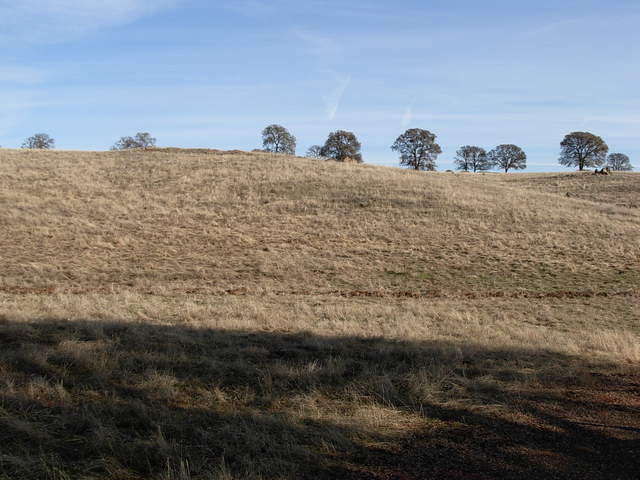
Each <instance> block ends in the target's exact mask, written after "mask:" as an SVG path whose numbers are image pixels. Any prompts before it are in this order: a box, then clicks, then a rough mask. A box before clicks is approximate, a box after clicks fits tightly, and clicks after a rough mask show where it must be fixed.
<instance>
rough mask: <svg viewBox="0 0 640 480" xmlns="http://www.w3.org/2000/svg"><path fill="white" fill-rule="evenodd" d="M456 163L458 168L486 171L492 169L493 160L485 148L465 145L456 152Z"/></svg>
mask: <svg viewBox="0 0 640 480" xmlns="http://www.w3.org/2000/svg"><path fill="white" fill-rule="evenodd" d="M455 163H456V166H457V168H458V170H463V171H465V172H473V173H476V172H484V171H486V170H491V162H490V161H489V157H488V156H487V151H486V150H485V149H484V148H480V147H474V146H471V145H465V146H464V147H460V149H459V150H458V151H457V152H456V158H455Z"/></svg>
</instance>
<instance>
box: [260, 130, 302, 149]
mask: <svg viewBox="0 0 640 480" xmlns="http://www.w3.org/2000/svg"><path fill="white" fill-rule="evenodd" d="M262 146H263V147H264V151H265V152H270V153H284V154H287V155H295V154H296V137H294V136H293V135H291V133H289V131H288V130H287V129H286V128H284V127H283V126H281V125H269V126H268V127H266V128H265V129H264V130H263V131H262Z"/></svg>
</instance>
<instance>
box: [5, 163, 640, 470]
mask: <svg viewBox="0 0 640 480" xmlns="http://www.w3.org/2000/svg"><path fill="white" fill-rule="evenodd" d="M542 177H543V176H541V177H540V178H542ZM523 178H524V177H523ZM584 178H585V182H587V181H592V178H591V177H589V178H587V177H584ZM628 178H629V179H630V180H629V181H635V179H636V178H637V177H634V176H630V177H628ZM512 181H513V180H512V179H511V178H506V177H505V176H502V175H486V176H481V175H478V176H465V175H451V174H441V175H425V174H413V173H410V172H403V171H396V170H390V169H382V168H375V167H361V166H351V165H337V164H333V163H324V162H311V161H306V160H298V159H286V158H282V157H277V156H264V155H239V154H233V155H230V154H224V153H209V152H203V151H199V152H193V153H180V152H170V151H168V152H153V153H150V152H146V153H124V154H113V153H109V154H91V153H69V152H56V153H46V154H41V153H35V152H6V151H3V152H1V154H0V186H1V187H2V188H1V189H0V205H2V214H1V215H0V222H2V225H3V228H2V229H1V230H0V244H1V245H2V247H3V248H2V252H1V253H0V255H1V256H2V262H3V271H2V273H1V275H2V277H1V278H0V290H1V292H0V345H2V350H0V478H11V479H14V478H18V479H31V478H51V479H66V478H110V479H141V478H157V479H236V478H238V479H239V478H249V479H280V478H358V479H361V478H370V479H422V478H482V479H490V478H522V476H523V475H527V476H528V477H529V478H545V479H546V478H580V479H583V478H587V479H589V478H593V479H601V478H636V476H637V471H638V470H639V469H640V464H639V463H638V460H637V455H636V454H635V452H637V450H638V446H639V443H638V442H639V440H640V420H639V418H640V415H638V414H639V413H640V402H639V401H638V398H640V395H639V393H640V390H639V389H640V380H639V378H640V376H639V372H638V365H639V361H640V342H639V340H640V338H639V337H640V322H639V319H640V302H639V301H638V284H639V283H640V281H639V276H638V259H639V255H638V253H639V252H640V244H639V243H638V239H639V238H640V230H639V224H640V222H639V216H638V212H637V209H635V208H634V207H632V206H611V205H609V204H608V203H607V202H605V201H598V200H597V199H596V200H594V199H593V198H592V199H589V200H582V199H579V198H578V199H576V198H569V199H567V197H566V196H564V197H562V196H561V195H558V194H556V193H553V192H547V191H544V189H543V188H540V186H539V185H537V186H536V185H532V184H531V183H530V181H531V179H527V180H526V182H527V184H526V185H521V184H516V183H511V182H512ZM520 181H524V180H520ZM630 188H635V187H630ZM536 189H537V190H543V191H536ZM586 206H588V208H586Z"/></svg>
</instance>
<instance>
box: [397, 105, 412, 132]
mask: <svg viewBox="0 0 640 480" xmlns="http://www.w3.org/2000/svg"><path fill="white" fill-rule="evenodd" d="M411 122H413V105H409V106H407V108H406V109H405V111H404V113H403V114H402V121H401V122H400V124H401V125H402V128H407V127H408V126H409V125H411Z"/></svg>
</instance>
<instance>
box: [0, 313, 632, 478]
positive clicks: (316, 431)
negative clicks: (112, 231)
mask: <svg viewBox="0 0 640 480" xmlns="http://www.w3.org/2000/svg"><path fill="white" fill-rule="evenodd" d="M0 345H1V347H2V350H1V351H0V478H11V479H21V478H25V479H26V478H34V479H35V478H38V479H40V478H51V479H63V478H111V479H120V478H122V479H125V478H126V479H134V478H158V479H167V480H168V479H187V478H194V479H200V478H203V479H215V478H220V479H232V478H264V479H272V478H273V479H275V478H296V479H301V478H327V479H329V478H332V479H333V478H336V479H338V478H345V479H349V478H354V479H356V478H357V479H368V478H370V479H397V480H401V479H424V478H443V479H447V478H465V479H467V478H475V479H492V478H514V479H515V478H518V479H520V478H521V477H522V476H523V475H526V476H527V477H528V478H540V479H542V478H545V479H546V478H576V479H577V478H580V479H585V478H586V479H588V478H593V479H604V478H612V479H613V478H617V479H626V478H629V479H631V478H634V479H635V478H637V473H638V472H639V471H640V461H639V460H638V452H639V451H640V450H639V447H640V444H639V443H638V441H639V439H640V431H639V430H638V428H637V427H638V423H639V422H638V421H637V418H638V413H640V412H638V408H637V404H633V403H631V404H627V403H625V402H622V401H618V400H617V399H623V398H627V397H626V395H628V394H629V393H634V392H636V393H638V391H640V389H639V388H638V383H637V380H635V381H636V383H635V384H634V383H632V382H633V378H636V379H637V377H633V376H631V375H629V376H622V375H621V376H619V377H616V376H615V375H606V374H604V375H600V376H597V375H589V374H586V373H585V372H589V371H593V370H594V369H595V368H596V367H597V368H599V369H601V370H602V371H606V368H607V366H605V365H598V366H595V365H588V364H587V363H586V362H585V361H583V360H581V359H578V358H573V357H569V356H563V355H560V354H557V353H552V352H547V351H534V350H525V349H523V350H519V351H517V350H505V349H503V350H501V349H487V348H482V347H478V346H475V347H473V348H469V347H467V346H465V345H461V344H455V343H448V342H402V341H391V340H388V339H367V338H358V337H352V338H350V337H335V338H334V337H320V336H315V335H311V334H289V333H252V332H239V331H222V330H211V329H196V328H190V327H182V326H158V325H146V324H137V323H135V324H134V323H117V322H114V323H104V322H97V321H86V322H68V321H62V320H55V319H54V320H37V321H32V322H20V323H14V322H9V321H6V320H5V321H2V320H0ZM603 388H606V389H609V391H610V392H613V393H615V392H618V393H619V396H615V395H614V396H613V397H612V396H609V397H606V399H605V400H602V398H601V396H597V395H592V394H593V393H594V392H595V393H598V392H599V390H600V389H603ZM632 418H635V419H636V423H635V424H632V425H629V424H628V423H627V424H620V423H625V422H630V421H632V420H630V419H632Z"/></svg>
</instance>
